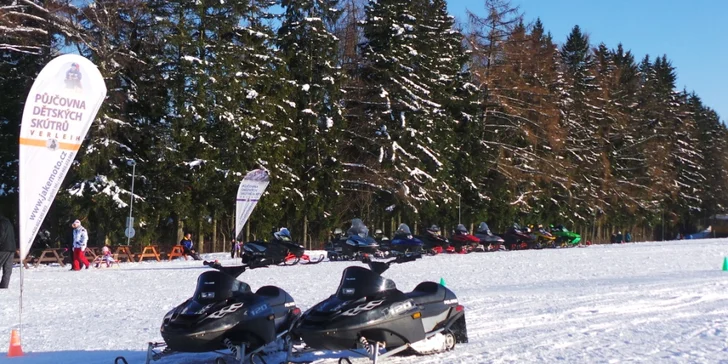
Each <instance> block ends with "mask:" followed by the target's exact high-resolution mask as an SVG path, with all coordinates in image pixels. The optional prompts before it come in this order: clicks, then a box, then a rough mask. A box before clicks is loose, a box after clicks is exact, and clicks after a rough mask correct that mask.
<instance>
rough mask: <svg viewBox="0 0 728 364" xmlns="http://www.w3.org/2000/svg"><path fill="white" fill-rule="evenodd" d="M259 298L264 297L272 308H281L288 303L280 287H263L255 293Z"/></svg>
mask: <svg viewBox="0 0 728 364" xmlns="http://www.w3.org/2000/svg"><path fill="white" fill-rule="evenodd" d="M255 294H257V295H258V296H263V297H264V298H265V299H266V301H268V304H269V305H271V306H280V305H283V304H285V303H286V294H285V292H283V290H281V289H280V288H278V287H275V286H263V287H260V288H259V289H258V291H257V292H255Z"/></svg>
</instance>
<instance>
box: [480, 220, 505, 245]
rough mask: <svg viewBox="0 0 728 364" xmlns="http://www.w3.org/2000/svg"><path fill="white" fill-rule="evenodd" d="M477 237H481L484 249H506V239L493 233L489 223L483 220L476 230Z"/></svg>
mask: <svg viewBox="0 0 728 364" xmlns="http://www.w3.org/2000/svg"><path fill="white" fill-rule="evenodd" d="M475 237H476V238H478V239H480V244H481V245H482V246H483V251H486V252H493V251H498V250H506V247H505V245H504V244H505V240H503V238H501V237H500V236H498V235H495V234H493V232H492V231H490V228H489V227H488V224H486V223H485V222H481V223H480V225H478V230H477V231H476V232H475Z"/></svg>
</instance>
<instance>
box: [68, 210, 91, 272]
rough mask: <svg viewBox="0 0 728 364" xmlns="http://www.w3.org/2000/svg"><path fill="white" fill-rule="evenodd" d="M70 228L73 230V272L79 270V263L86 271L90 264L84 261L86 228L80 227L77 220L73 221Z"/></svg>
mask: <svg viewBox="0 0 728 364" xmlns="http://www.w3.org/2000/svg"><path fill="white" fill-rule="evenodd" d="M71 227H72V228H73V270H81V263H83V265H85V266H86V269H88V267H89V266H91V264H90V263H89V262H88V259H86V245H87V244H88V233H87V232H86V228H84V227H83V226H81V221H79V220H76V221H74V222H73V224H71Z"/></svg>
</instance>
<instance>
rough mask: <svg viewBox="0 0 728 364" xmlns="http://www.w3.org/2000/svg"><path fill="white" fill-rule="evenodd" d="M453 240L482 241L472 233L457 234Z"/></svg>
mask: <svg viewBox="0 0 728 364" xmlns="http://www.w3.org/2000/svg"><path fill="white" fill-rule="evenodd" d="M452 240H453V241H458V242H472V243H478V242H480V238H478V237H475V236H473V235H470V234H456V235H454V236H453V237H452Z"/></svg>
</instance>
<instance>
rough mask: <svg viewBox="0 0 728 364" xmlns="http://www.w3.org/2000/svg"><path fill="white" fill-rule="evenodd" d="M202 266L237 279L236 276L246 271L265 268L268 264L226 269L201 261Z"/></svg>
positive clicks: (260, 263)
mask: <svg viewBox="0 0 728 364" xmlns="http://www.w3.org/2000/svg"><path fill="white" fill-rule="evenodd" d="M202 264H203V265H206V266H208V267H210V268H213V269H217V270H219V271H220V272H223V273H225V274H227V275H230V276H233V277H237V276H239V275H241V274H243V272H245V271H246V270H247V269H256V268H265V267H268V265H270V263H269V262H268V261H262V262H256V263H254V264H243V265H233V266H227V267H224V266H223V265H222V264H220V263H219V262H217V261H214V262H208V261H203V262H202Z"/></svg>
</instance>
